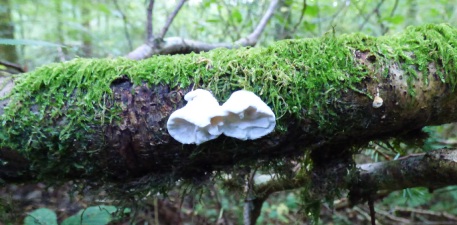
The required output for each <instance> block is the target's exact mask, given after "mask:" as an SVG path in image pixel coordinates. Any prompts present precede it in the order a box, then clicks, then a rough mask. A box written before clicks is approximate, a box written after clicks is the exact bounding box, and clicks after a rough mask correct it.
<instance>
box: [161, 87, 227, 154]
mask: <svg viewBox="0 0 457 225" xmlns="http://www.w3.org/2000/svg"><path fill="white" fill-rule="evenodd" d="M184 99H185V100H186V101H187V104H186V106H184V107H183V108H181V109H178V110H176V111H175V112H173V113H172V114H171V116H170V118H169V119H168V121H167V129H168V133H170V135H171V136H172V137H173V138H174V139H176V140H177V141H179V142H181V143H183V144H193V143H195V144H197V145H198V144H201V143H203V142H206V141H209V140H212V139H215V138H217V137H218V136H219V135H220V134H222V130H221V126H222V125H223V123H224V122H223V117H224V115H225V114H224V111H223V110H222V108H221V106H220V105H219V103H218V102H217V100H216V98H214V96H213V95H212V94H211V93H210V92H209V91H206V90H202V89H197V90H194V91H191V92H189V93H187V94H186V95H185V96H184Z"/></svg>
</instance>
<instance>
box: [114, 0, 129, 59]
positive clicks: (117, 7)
mask: <svg viewBox="0 0 457 225" xmlns="http://www.w3.org/2000/svg"><path fill="white" fill-rule="evenodd" d="M113 3H114V6H115V7H116V10H117V11H119V13H120V14H121V17H122V21H123V22H124V33H125V38H126V39H127V42H128V44H129V50H130V51H132V50H133V46H132V40H131V39H130V34H129V30H128V27H127V25H128V22H127V17H126V16H125V14H124V12H123V11H122V10H121V7H119V4H118V2H117V0H113Z"/></svg>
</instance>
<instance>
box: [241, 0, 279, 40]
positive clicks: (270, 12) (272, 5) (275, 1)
mask: <svg viewBox="0 0 457 225" xmlns="http://www.w3.org/2000/svg"><path fill="white" fill-rule="evenodd" d="M278 3H279V0H272V1H271V3H270V6H269V7H268V9H267V11H266V12H265V14H264V15H263V17H262V19H261V20H260V22H259V24H258V25H257V27H256V28H255V29H254V31H253V32H252V33H251V34H250V35H248V36H247V37H246V38H242V39H240V40H238V41H237V42H236V44H238V45H239V44H241V45H248V46H254V45H255V44H257V41H258V39H259V36H260V34H262V32H263V30H264V29H265V27H266V26H267V23H268V21H269V20H270V18H271V17H272V16H273V14H274V12H275V11H276V8H277V7H278ZM245 42H246V43H245Z"/></svg>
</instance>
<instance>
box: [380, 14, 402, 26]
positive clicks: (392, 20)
mask: <svg viewBox="0 0 457 225" xmlns="http://www.w3.org/2000/svg"><path fill="white" fill-rule="evenodd" d="M384 21H387V22H389V23H391V24H401V23H403V21H405V18H404V17H403V16H401V15H396V16H392V17H388V18H385V19H384Z"/></svg>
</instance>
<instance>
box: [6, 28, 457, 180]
mask: <svg viewBox="0 0 457 225" xmlns="http://www.w3.org/2000/svg"><path fill="white" fill-rule="evenodd" d="M456 35H457V30H456V29H455V28H452V27H450V26H448V25H426V26H421V27H410V28H408V29H407V30H406V32H405V33H403V34H400V35H398V36H394V37H380V38H374V37H369V36H366V35H362V34H352V35H342V36H338V37H335V36H333V35H332V34H328V35H326V36H324V37H322V38H314V39H301V40H284V41H279V42H276V43H274V44H272V45H271V46H269V47H266V48H241V49H236V50H227V49H215V50H213V51H210V52H207V53H201V54H188V55H175V56H155V57H152V58H150V59H147V60H143V61H131V60H128V59H124V58H118V59H75V60H72V61H69V62H65V63H56V64H50V65H47V66H44V67H41V68H39V69H37V70H35V71H33V72H31V73H28V74H24V75H23V76H21V77H20V78H19V79H18V80H17V85H16V86H15V88H14V91H13V93H12V94H11V96H9V97H10V98H11V101H10V103H9V105H8V106H7V107H6V108H5V113H4V114H3V115H2V116H1V118H0V122H1V124H2V128H0V140H1V144H0V146H7V147H10V148H13V149H17V150H18V151H21V152H23V153H24V154H25V155H27V156H29V157H30V158H34V160H35V158H36V159H42V160H47V161H46V165H47V166H48V167H49V169H50V171H51V170H52V168H55V167H56V166H59V165H60V164H62V161H61V160H64V159H69V160H71V158H72V157H68V154H72V155H73V156H74V157H77V156H79V155H80V154H83V155H85V154H89V155H93V154H96V153H97V149H98V147H100V146H103V141H97V144H94V143H95V141H93V140H92V139H91V138H95V137H103V135H102V134H98V133H97V132H99V130H96V129H93V127H99V126H103V124H105V123H107V122H111V121H113V120H115V118H116V116H117V114H116V113H117V111H116V110H115V109H110V110H106V107H105V104H106V103H107V102H108V101H112V96H111V89H110V84H111V82H112V81H113V80H115V79H116V78H119V77H120V76H122V75H126V76H127V77H129V78H130V79H131V80H132V81H133V82H134V83H135V84H139V83H141V82H147V83H149V84H151V85H155V84H159V83H160V84H168V85H170V86H172V87H174V86H177V85H179V86H183V87H185V86H189V85H191V84H192V83H195V84H196V88H205V89H209V90H211V91H213V93H214V94H215V95H216V97H217V98H218V99H219V100H220V101H225V100H226V99H227V98H228V96H229V95H230V94H231V93H232V92H233V91H234V90H237V89H247V90H250V91H253V92H255V93H257V94H258V95H260V96H261V98H262V99H263V100H265V101H266V102H267V103H268V104H269V105H270V106H271V107H272V108H273V110H274V112H275V113H276V115H277V117H278V124H279V126H278V130H284V129H286V126H284V124H287V121H286V119H290V118H291V117H296V118H297V119H302V118H303V117H306V118H307V119H310V120H312V121H315V122H316V123H317V124H319V127H320V129H321V130H326V131H328V132H332V131H334V130H335V129H338V127H336V126H335V124H336V122H334V121H335V120H336V121H337V120H338V112H337V111H336V110H335V107H334V105H335V104H338V99H339V97H340V96H341V94H342V93H344V92H348V91H350V90H352V91H357V92H359V93H362V94H366V95H367V96H368V97H369V96H371V94H372V93H366V92H367V90H363V89H360V90H359V89H358V88H357V87H359V85H358V84H360V82H361V81H362V80H363V79H365V78H367V77H368V76H373V73H372V72H370V70H369V68H367V67H366V66H365V65H362V64H360V63H359V62H357V61H356V60H355V52H356V51H357V50H358V51H369V52H371V53H372V54H374V55H376V56H377V58H378V59H379V61H377V62H376V63H375V68H376V69H377V70H379V71H378V72H379V73H381V74H384V76H386V77H387V76H388V71H385V70H386V68H388V66H387V65H389V63H391V61H392V60H394V61H398V62H402V66H403V68H405V69H406V71H407V74H405V76H407V77H408V81H409V82H412V81H414V80H417V79H423V80H425V81H424V82H428V81H427V79H428V77H427V76H426V74H427V72H428V71H427V69H428V67H427V66H428V64H429V63H430V62H436V64H437V68H438V69H439V70H442V71H443V73H440V72H439V73H438V74H439V76H440V77H441V79H442V80H443V82H446V83H448V84H449V86H450V87H451V88H452V89H454V88H455V84H456V78H455V71H457V68H456V67H457V60H456V54H457V51H456V49H457V48H456V46H457V37H456ZM411 53H412V54H411ZM416 69H417V70H419V71H421V72H422V74H423V76H422V77H418V74H417V72H416ZM382 70H383V71H382ZM372 78H375V77H372ZM370 91H372V90H370ZM411 94H413V93H411ZM87 143H90V144H89V145H88V144H87ZM70 146H77V147H78V148H79V151H76V152H68V150H67V149H69V147H70ZM71 149H74V147H72V148H71ZM88 150H91V151H88ZM40 154H41V155H43V154H44V155H43V156H41V157H40V156H39V155H40ZM32 156H33V157H32ZM49 158H51V159H55V163H53V162H49V160H48V159H49ZM36 162H37V169H38V168H40V170H42V168H41V166H43V163H42V162H41V161H40V160H37V161H36ZM70 164H71V165H73V166H72V167H71V168H67V167H65V168H63V169H64V170H79V169H81V170H82V171H84V172H87V173H90V170H91V168H92V167H93V166H91V164H93V163H90V161H88V162H87V163H84V162H83V163H74V162H70ZM92 169H96V168H92Z"/></svg>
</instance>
